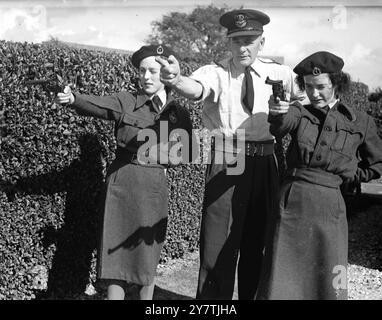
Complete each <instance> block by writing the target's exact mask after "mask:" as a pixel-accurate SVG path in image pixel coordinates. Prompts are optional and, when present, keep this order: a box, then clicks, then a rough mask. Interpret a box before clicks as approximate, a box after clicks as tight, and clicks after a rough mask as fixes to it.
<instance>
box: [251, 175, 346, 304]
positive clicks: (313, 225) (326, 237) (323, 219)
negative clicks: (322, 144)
mask: <svg viewBox="0 0 382 320" xmlns="http://www.w3.org/2000/svg"><path fill="white" fill-rule="evenodd" d="M340 181H341V179H340V178H339V177H337V176H334V175H331V174H327V173H325V172H324V171H321V172H314V171H313V173H312V172H309V171H308V172H305V173H303V174H302V175H298V176H295V177H291V178H289V179H288V180H287V181H286V183H284V184H283V186H282V188H281V191H280V201H279V210H278V214H277V215H276V216H275V217H274V220H275V221H274V223H273V226H274V227H273V230H271V232H270V235H269V237H268V241H267V242H268V244H267V245H266V250H265V259H264V260H265V262H264V265H263V276H262V279H261V284H260V287H259V291H258V293H257V299H267V300H268V299H276V300H284V299H287V300H322V299H327V300H336V299H339V300H342V299H347V289H346V288H347V277H346V270H347V253H348V227H347V220H346V209H345V203H344V200H343V197H342V195H341V192H340V190H339V187H338V185H339V183H340Z"/></svg>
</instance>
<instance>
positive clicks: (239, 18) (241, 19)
mask: <svg viewBox="0 0 382 320" xmlns="http://www.w3.org/2000/svg"><path fill="white" fill-rule="evenodd" d="M246 25H247V19H246V16H245V15H244V14H238V15H236V16H235V26H236V27H238V28H244V27H245V26H246Z"/></svg>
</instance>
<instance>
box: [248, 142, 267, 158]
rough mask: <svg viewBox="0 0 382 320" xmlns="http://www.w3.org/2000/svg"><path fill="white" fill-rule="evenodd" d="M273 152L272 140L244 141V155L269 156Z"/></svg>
mask: <svg viewBox="0 0 382 320" xmlns="http://www.w3.org/2000/svg"><path fill="white" fill-rule="evenodd" d="M273 152H274V142H273V141H271V142H268V141H267V142H264V143H263V142H256V141H245V155H246V156H250V157H254V156H260V157H263V156H269V155H272V154H273Z"/></svg>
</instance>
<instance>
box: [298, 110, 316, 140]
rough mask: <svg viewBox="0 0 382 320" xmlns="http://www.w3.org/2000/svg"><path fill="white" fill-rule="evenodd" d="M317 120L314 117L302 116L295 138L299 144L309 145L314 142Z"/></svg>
mask: <svg viewBox="0 0 382 320" xmlns="http://www.w3.org/2000/svg"><path fill="white" fill-rule="evenodd" d="M318 126H319V121H318V119H316V118H309V117H305V116H303V117H302V118H301V122H300V125H299V127H298V129H297V140H298V142H299V143H300V144H303V145H306V146H311V147H312V148H313V147H314V145H315V144H316V141H317V137H318V133H319V132H318V131H319V130H318Z"/></svg>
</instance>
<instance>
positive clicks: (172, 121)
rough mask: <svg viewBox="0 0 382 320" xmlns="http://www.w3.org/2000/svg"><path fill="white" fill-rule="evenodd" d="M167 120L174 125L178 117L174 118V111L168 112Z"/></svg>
mask: <svg viewBox="0 0 382 320" xmlns="http://www.w3.org/2000/svg"><path fill="white" fill-rule="evenodd" d="M168 119H169V120H170V122H171V123H172V124H175V123H177V122H178V117H177V116H176V113H175V112H174V111H170V113H169V115H168Z"/></svg>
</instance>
